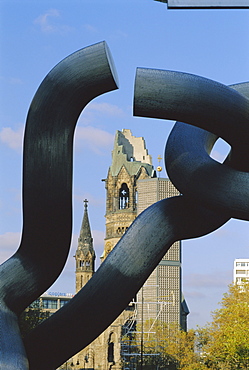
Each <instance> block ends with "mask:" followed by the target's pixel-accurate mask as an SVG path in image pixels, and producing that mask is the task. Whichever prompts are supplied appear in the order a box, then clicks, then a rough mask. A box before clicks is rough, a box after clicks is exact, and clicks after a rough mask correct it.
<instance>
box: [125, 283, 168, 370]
mask: <svg viewBox="0 0 249 370" xmlns="http://www.w3.org/2000/svg"><path fill="white" fill-rule="evenodd" d="M158 288H159V287H158V285H156V284H148V283H147V284H146V283H145V285H144V286H143V288H142V289H141V290H140V294H138V295H137V299H136V300H133V302H132V304H133V315H132V316H131V317H130V318H129V320H127V321H126V323H125V324H124V325H123V327H122V338H121V357H122V360H123V369H124V370H140V369H147V368H149V367H148V366H147V365H146V364H147V363H148V362H150V363H153V369H167V368H168V367H167V361H166V360H165V359H163V354H162V351H161V350H160V340H161V339H162V338H160V335H159V333H158V327H159V325H161V331H160V334H161V336H164V335H167V333H166V330H167V329H166V328H167V326H166V325H165V327H163V325H162V324H164V322H162V318H163V317H164V316H165V315H164V311H165V310H166V311H169V306H170V305H173V306H174V305H175V295H174V293H173V292H170V294H169V295H167V296H165V295H164V296H159V295H158V291H159V289H158ZM148 360H149V361H148Z"/></svg>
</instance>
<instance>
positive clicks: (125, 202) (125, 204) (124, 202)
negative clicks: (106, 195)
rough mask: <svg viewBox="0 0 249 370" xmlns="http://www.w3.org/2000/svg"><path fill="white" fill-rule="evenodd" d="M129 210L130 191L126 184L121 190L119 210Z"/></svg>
mask: <svg viewBox="0 0 249 370" xmlns="http://www.w3.org/2000/svg"><path fill="white" fill-rule="evenodd" d="M125 208H129V189H128V186H127V184H126V183H125V182H124V183H123V184H122V186H121V188H120V190H119V209H125Z"/></svg>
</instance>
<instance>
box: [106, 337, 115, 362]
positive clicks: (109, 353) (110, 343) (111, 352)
mask: <svg viewBox="0 0 249 370" xmlns="http://www.w3.org/2000/svg"><path fill="white" fill-rule="evenodd" d="M112 337H113V335H112V333H111V334H110V336H109V340H108V349H107V361H108V362H113V363H114V343H113V340H112Z"/></svg>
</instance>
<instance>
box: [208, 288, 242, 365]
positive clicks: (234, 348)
mask: <svg viewBox="0 0 249 370" xmlns="http://www.w3.org/2000/svg"><path fill="white" fill-rule="evenodd" d="M220 304H221V308H220V309H218V310H216V311H214V313H213V315H212V316H213V321H212V322H211V323H210V324H209V325H207V327H206V329H205V330H203V332H202V334H204V333H205V335H202V338H204V337H206V339H205V340H204V342H203V343H202V355H203V356H204V358H206V360H205V362H206V363H207V364H208V366H209V368H211V369H215V370H216V369H217V370H218V369H224V370H235V369H243V370H244V369H249V283H244V284H243V286H238V285H230V286H229V291H228V293H226V294H224V296H223V299H222V301H221V303H220Z"/></svg>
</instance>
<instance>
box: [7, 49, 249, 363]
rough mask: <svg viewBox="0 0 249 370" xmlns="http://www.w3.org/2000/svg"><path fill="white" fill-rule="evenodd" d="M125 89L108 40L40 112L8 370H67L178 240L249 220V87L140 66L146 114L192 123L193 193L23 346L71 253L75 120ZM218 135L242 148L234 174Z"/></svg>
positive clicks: (59, 83) (187, 152) (46, 88)
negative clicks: (220, 151) (218, 147)
mask: <svg viewBox="0 0 249 370" xmlns="http://www.w3.org/2000/svg"><path fill="white" fill-rule="evenodd" d="M115 88H117V83H116V76H115V72H114V67H113V65H112V62H111V57H110V54H109V53H108V50H107V47H106V45H105V43H100V44H96V45H93V46H91V47H89V48H86V49H83V50H81V51H79V52H78V53H75V54H73V55H72V56H70V57H68V58H66V59H65V60H64V61H62V62H61V63H60V64H59V65H58V66H57V67H55V68H54V69H53V70H52V71H51V72H50V73H49V74H48V76H47V77H46V78H45V80H44V82H43V83H42V85H41V86H40V88H39V89H38V91H37V93H36V95H35V98H34V100H33V102H32V104H31V108H30V112H29V115H28V119H27V128H26V134H25V148H24V230H23V238H22V243H21V246H20V248H19V250H18V251H17V253H16V254H15V255H14V256H13V257H12V258H11V259H10V260H8V261H7V262H6V263H5V264H3V265H2V266H1V267H0V277H1V284H2V285H1V287H0V303H1V322H2V325H1V327H0V345H1V354H0V367H1V366H2V367H3V368H4V369H11V370H17V369H18V370H20V369H21V370H26V369H28V366H29V368H30V369H35V370H40V369H46V370H49V369H55V368H56V367H58V366H59V365H60V364H62V363H63V362H65V361H66V360H67V359H68V358H70V357H71V356H72V355H74V354H75V353H77V352H78V351H80V350H81V349H82V348H84V347H85V346H87V345H88V344H89V343H90V342H91V341H92V340H94V339H95V338H96V337H97V336H98V335H99V334H100V333H101V332H102V331H103V330H105V328H107V327H108V326H109V325H110V324H111V322H112V321H113V320H114V319H115V318H116V317H117V316H118V315H119V314H120V313H121V312H122V310H123V309H124V308H125V307H126V305H127V304H128V303H129V302H130V300H131V299H132V298H133V297H134V295H135V294H136V293H137V291H138V290H139V289H140V287H141V286H142V285H143V283H144V282H145V280H146V279H147V278H148V276H149V275H150V273H151V272H152V271H153V270H154V268H155V267H156V266H157V264H158V263H159V261H160V260H161V258H162V257H163V255H164V254H165V253H166V251H167V250H168V248H169V247H170V246H171V245H172V243H173V242H175V241H177V240H183V239H189V238H194V237H199V236H202V235H205V234H207V233H209V232H211V231H213V230H215V229H217V228H218V227H220V226H221V225H222V224H224V223H225V222H226V221H227V220H228V219H229V218H230V217H236V218H241V219H246V220H248V219H249V204H248V188H249V174H248V172H247V171H248V167H249V159H248V155H247V153H248V149H247V148H246V142H247V143H248V136H249V101H248V99H247V97H246V96H245V95H247V96H248V95H249V93H248V91H249V89H248V84H243V85H236V86H234V87H233V88H227V87H225V86H223V85H221V84H218V83H215V82H213V81H210V80H206V79H202V78H200V77H197V76H192V75H186V74H179V73H175V72H167V71H157V70H144V69H138V72H137V77H136V88H135V101H134V109H135V115H141V116H147V117H157V118H167V119H174V120H178V119H180V120H182V121H183V122H185V123H177V124H176V126H175V127H174V129H173V131H172V133H171V135H170V137H169V140H168V144H167V148H166V154H165V155H166V163H167V168H168V172H169V175H170V177H171V179H172V181H173V183H174V184H175V185H176V186H177V187H178V188H179V190H180V191H181V193H182V194H183V195H182V196H178V197H174V198H170V199H165V200H162V201H160V202H158V203H156V204H154V205H152V206H151V207H149V208H148V209H147V210H145V211H144V212H143V213H142V214H141V215H139V216H138V217H137V219H136V220H135V221H134V223H133V224H132V225H131V226H130V228H129V229H128V230H127V232H126V233H125V235H124V236H123V237H122V239H121V240H120V241H119V243H118V244H117V246H116V247H115V248H114V249H113V251H112V252H111V253H110V254H109V256H108V258H107V259H106V260H105V261H104V262H103V263H102V265H101V266H100V268H99V269H98V270H97V272H96V273H95V274H94V276H93V277H92V279H91V280H90V281H89V282H88V283H87V284H86V285H85V286H84V288H83V289H82V290H81V291H80V292H79V293H78V294H77V295H76V296H75V297H74V298H73V299H72V300H71V301H70V302H69V303H68V304H67V305H66V306H64V307H63V308H62V309H60V310H59V311H57V312H56V313H55V314H54V315H52V316H51V317H50V318H49V319H47V320H46V321H44V322H43V323H42V324H41V325H39V326H38V327H37V328H36V329H34V330H33V331H32V332H31V333H30V334H29V335H28V336H27V337H26V338H25V339H24V347H23V346H22V343H21V340H20V336H19V333H18V325H17V315H18V314H19V313H20V312H21V311H22V310H23V309H24V308H25V307H27V305H28V304H30V303H31V302H32V301H33V300H34V299H35V298H37V297H38V296H39V295H40V294H41V293H42V292H43V291H44V290H46V289H47V288H48V287H49V286H50V285H51V284H52V282H53V281H54V280H55V278H56V277H57V276H58V275H59V273H60V271H61V269H62V267H63V265H64V263H65V259H66V256H67V253H68V248H69V244H70V236H71V149H72V136H73V130H74V126H75V123H76V121H77V118H78V116H79V113H80V111H81V110H82V109H83V107H84V106H85V105H86V103H87V102H89V101H90V100H91V99H92V98H94V97H95V96H97V95H99V94H101V93H103V92H106V91H110V90H113V89H115ZM235 90H238V91H242V93H243V95H242V94H240V93H239V92H236V91H235ZM200 93H201V94H200ZM228 111H229V112H228ZM227 112H228V113H227ZM188 124H191V125H195V126H198V127H192V126H189V125H188ZM38 126H39V127H38ZM199 127H201V128H199ZM203 129H205V130H209V131H211V132H213V133H212V134H210V133H209V132H207V131H205V130H203ZM217 135H218V136H221V137H223V138H225V139H226V140H227V141H228V142H229V143H230V145H231V146H232V148H233V150H232V152H231V154H230V155H229V156H228V158H227V160H226V162H225V164H223V165H220V164H217V163H216V162H215V161H213V160H212V159H210V157H209V156H208V154H207V152H208V150H210V147H211V146H212V145H213V143H214V141H215V140H216V137H217ZM193 140H194V146H193ZM212 171H215V175H213V172H212ZM219 171H221V172H219ZM220 173H221V176H219V174H220ZM202 176H204V180H203V181H202V179H201V178H199V177H202ZM223 176H225V177H224V178H223ZM209 177H210V178H209ZM195 181H199V183H198V189H196V187H195ZM206 182H207V183H206ZM214 182H215V185H213V183H214ZM210 183H212V186H213V189H212V190H213V191H212V193H213V194H210V191H209V190H210V189H209V187H210ZM208 184H209V186H207V185H208ZM234 184H235V185H234ZM200 187H203V190H201V189H200ZM197 190H198V191H197ZM196 191H197V192H196ZM223 192H225V196H223ZM62 232H63V234H62ZM48 255H49V257H48ZM51 255H52V258H51ZM58 255H59V256H60V258H59V259H58ZM53 256H54V257H53ZM55 256H56V258H57V260H58V261H57V270H56V271H52V270H51V269H52V267H51V266H50V265H49V260H51V259H53V258H55ZM52 263H53V266H54V260H53V261H52ZM113 297H115V305H114V304H113ZM68 323H70V325H69V324H68ZM24 348H25V349H24ZM10 353H11V354H10ZM28 362H29V365H28Z"/></svg>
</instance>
